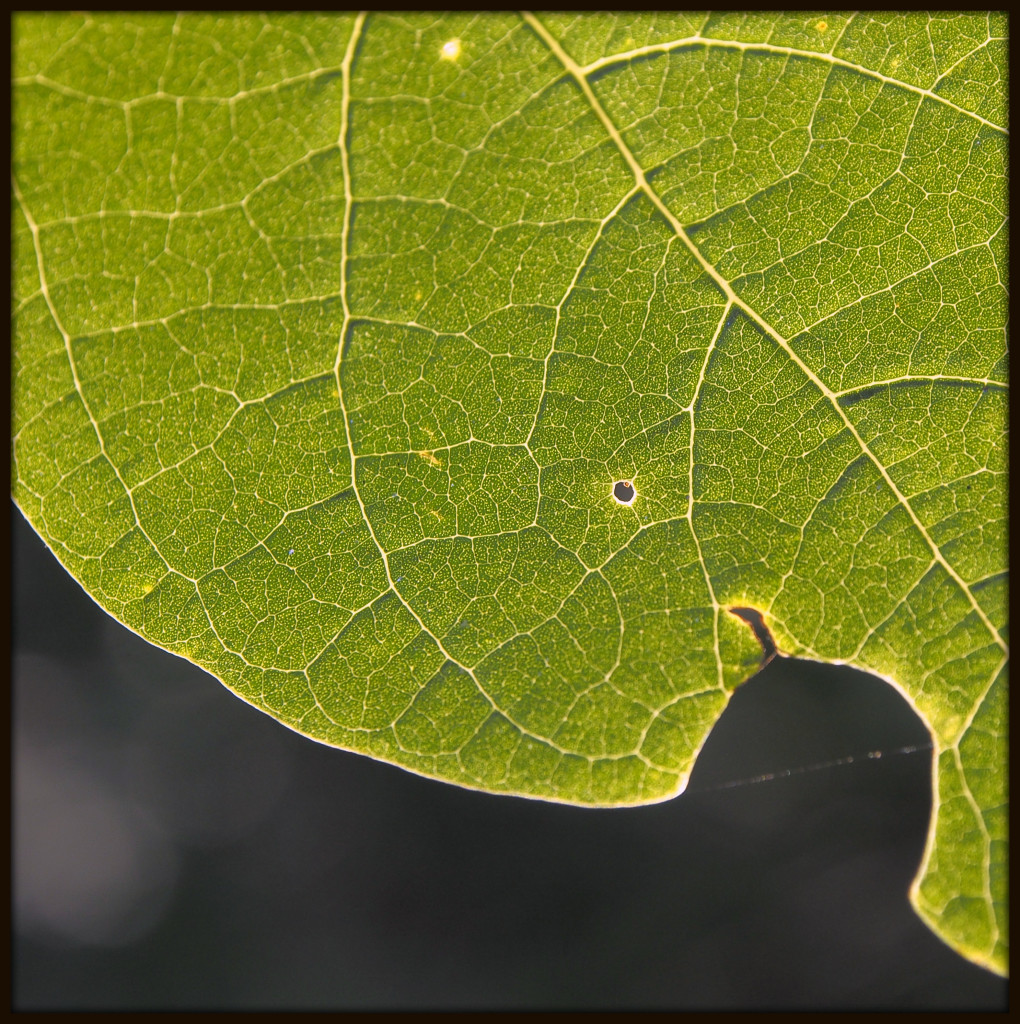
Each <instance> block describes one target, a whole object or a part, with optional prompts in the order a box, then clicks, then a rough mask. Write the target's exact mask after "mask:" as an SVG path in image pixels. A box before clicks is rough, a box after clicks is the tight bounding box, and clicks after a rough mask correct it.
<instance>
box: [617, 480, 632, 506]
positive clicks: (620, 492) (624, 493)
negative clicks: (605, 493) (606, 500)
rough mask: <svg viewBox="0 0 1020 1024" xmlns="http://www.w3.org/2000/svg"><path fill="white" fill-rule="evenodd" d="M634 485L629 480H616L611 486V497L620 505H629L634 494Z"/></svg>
mask: <svg viewBox="0 0 1020 1024" xmlns="http://www.w3.org/2000/svg"><path fill="white" fill-rule="evenodd" d="M635 493H636V492H635V491H634V485H633V484H632V483H631V482H630V481H629V480H618V481H617V482H616V485H615V486H614V487H613V497H614V498H616V500H617V501H618V502H619V503H620V504H621V505H630V504H631V503H632V502H633V501H634V496H635Z"/></svg>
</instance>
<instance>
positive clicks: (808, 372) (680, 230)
mask: <svg viewBox="0 0 1020 1024" xmlns="http://www.w3.org/2000/svg"><path fill="white" fill-rule="evenodd" d="M521 17H523V18H524V20H525V21H526V22H527V24H528V25H530V26H531V28H532V29H533V30H534V32H535V33H536V34H537V35H538V36H539V38H540V39H541V40H542V41H543V42H544V43H545V45H546V46H548V47H549V49H550V51H551V52H552V53H553V54H554V56H555V57H556V59H557V60H559V62H560V63H561V64H562V65H563V67H564V69H565V70H566V71H567V73H568V74H569V75H570V76H571V77H572V78H573V79H574V81H575V82H576V83H577V85H578V86H579V87H580V89H581V91H582V92H583V93H584V96H585V99H587V101H588V103H589V105H590V106H591V109H592V110H593V111H594V113H595V115H596V116H597V117H598V119H599V120H600V121H601V122H602V125H603V127H604V128H605V130H606V132H607V134H608V135H609V137H610V138H611V139H612V140H613V142H614V143H615V144H616V148H617V149H618V150H619V151H620V154H621V156H622V157H623V158H624V160H625V161H626V162H627V166H628V167H630V170H631V173H632V174H633V175H634V180H635V181H637V183H638V186H639V187H640V188H641V191H642V192H644V194H645V195H646V196H647V197H648V198H649V200H651V202H652V203H653V205H654V206H655V208H656V209H657V210H658V211H659V213H661V214H662V216H663V217H665V218H666V221H667V222H668V223H669V225H670V226H671V227H672V228H673V230H674V231H675V232H676V234H677V237H678V238H680V240H681V241H682V242H683V243H684V245H685V246H686V247H687V249H688V250H689V251H690V253H691V255H692V256H693V257H694V258H695V259H696V260H697V261H698V263H699V264H700V266H701V268H702V269H703V270H704V271H705V273H706V274H708V275H709V277H711V278H712V280H713V281H714V282H715V283H716V284H717V285H718V286H719V288H721V289H722V291H723V292H724V293H725V295H726V297H727V299H729V301H730V302H731V303H732V304H733V305H735V306H737V307H739V308H740V309H741V310H742V311H743V312H744V313H745V314H746V315H747V316H749V317H750V318H751V319H752V320H753V321H754V322H755V323H756V324H757V325H758V326H759V327H760V328H761V329H762V330H763V331H765V333H766V334H768V336H769V337H771V338H773V339H774V340H775V341H776V343H777V344H778V345H779V346H780V347H781V348H782V349H783V351H784V352H785V353H786V354H787V355H788V356H789V357H790V359H792V360H793V362H794V363H795V364H796V365H797V366H798V367H800V369H801V371H802V372H803V373H804V375H805V376H806V377H807V378H808V379H809V380H810V381H811V383H812V384H814V385H815V387H817V388H818V390H819V391H820V392H821V393H822V394H823V395H825V397H826V398H827V399H828V400H829V402H830V403H831V405H832V407H833V408H834V409H835V410H836V413H837V415H838V416H839V418H840V419H841V420H842V422H843V425H844V426H845V427H846V429H847V430H848V431H849V432H850V433H851V435H852V436H853V437H854V440H856V442H857V444H858V445H859V446H860V448H861V451H862V452H864V454H865V455H867V457H868V458H869V459H870V460H871V462H872V463H873V464H874V465H875V468H876V469H877V470H878V472H879V473H880V474H881V476H882V479H883V480H885V482H886V484H887V485H888V486H889V489H890V490H891V491H892V493H893V494H894V495H895V496H896V500H897V501H898V502H899V504H900V505H901V506H902V507H903V508H904V509H905V510H906V513H907V515H908V516H910V519H911V522H913V524H914V526H915V527H916V528H917V530H918V532H919V533H920V535H921V536H922V537H923V538H924V540H925V543H927V545H928V547H929V548H930V549H931V552H932V555H933V556H934V558H935V560H936V561H937V562H938V563H939V565H940V566H942V568H943V569H944V570H945V571H946V572H947V573H948V574H949V576H950V577H951V578H952V579H953V580H954V581H955V583H956V584H957V586H958V587H959V588H960V590H961V591H962V592H963V594H964V595H965V596H966V598H967V600H968V601H969V602H970V606H971V608H973V610H974V612H975V613H976V614H977V616H978V618H979V619H980V620H981V622H982V623H983V624H984V626H985V628H986V629H987V630H988V632H989V633H990V634H991V636H992V638H993V639H994V641H995V642H996V644H998V646H999V647H1000V648H1001V649H1002V650H1003V651H1004V652H1005V651H1006V649H1007V648H1006V642H1005V640H1003V638H1002V636H1001V635H1000V634H999V631H998V630H997V629H996V628H995V626H994V625H993V623H992V621H991V620H990V619H989V618H988V615H987V614H986V612H985V610H984V609H983V608H982V607H981V605H980V604H978V601H977V599H976V598H975V597H974V594H973V593H972V592H971V589H970V587H969V586H968V585H967V583H966V581H965V580H964V579H963V577H961V576H960V574H959V573H958V572H957V571H956V569H954V568H953V566H952V565H950V564H949V562H948V561H947V560H946V557H945V555H943V554H942V551H941V550H940V549H939V547H938V545H937V544H936V543H935V541H934V540H933V539H932V537H931V535H930V534H929V533H928V530H927V529H926V528H925V526H924V524H923V523H922V522H921V520H920V519H919V518H918V516H917V513H916V512H915V511H914V509H913V508H912V507H911V505H910V502H909V501H908V500H907V498H906V496H905V495H904V494H903V492H902V491H901V490H900V489H899V487H897V486H896V483H895V481H894V480H893V479H892V477H891V476H890V475H889V471H888V470H887V469H886V467H885V465H884V464H883V463H882V461H881V459H879V458H878V457H877V456H876V455H875V453H874V452H873V451H872V450H871V449H870V448H869V447H868V444H867V442H866V441H865V440H864V438H863V437H861V435H860V433H859V432H858V431H857V428H856V427H855V426H854V425H853V423H852V422H851V420H850V418H849V417H848V416H847V414H846V412H845V411H844V410H843V407H842V406H841V405H840V403H839V400H838V398H837V397H836V394H835V392H833V391H832V390H831V389H830V388H829V387H828V386H827V385H826V384H825V383H824V381H822V380H821V378H819V377H818V375H817V374H816V373H815V372H814V371H813V370H812V369H811V367H809V366H808V365H807V363H805V362H804V360H803V359H801V357H800V356H799V355H798V354H797V353H796V352H795V351H794V349H793V346H791V345H790V342H789V341H788V340H787V339H786V338H785V337H783V335H781V334H780V333H779V331H777V330H776V328H774V327H773V326H772V325H771V324H770V323H768V321H767V320H765V318H764V317H762V316H761V314H760V313H758V312H757V310H755V309H754V308H753V307H752V306H750V305H748V303H746V302H745V301H744V300H743V299H742V298H741V297H740V296H739V295H738V294H737V293H736V292H735V291H734V290H733V286H732V285H731V284H730V282H729V281H728V280H727V279H726V278H725V277H723V276H722V274H720V273H719V271H718V270H717V269H716V268H715V267H714V266H713V265H712V264H711V263H710V262H709V261H708V260H707V259H706V258H705V256H704V254H703V253H702V252H701V250H700V249H699V248H698V247H697V246H696V245H695V244H694V242H693V241H692V240H691V238H690V236H689V235H688V234H687V232H686V231H685V230H684V227H683V225H682V224H681V223H680V221H679V220H677V218H676V217H675V216H674V214H673V212H672V210H670V209H669V207H668V206H666V204H665V203H664V202H663V201H662V199H661V198H660V197H659V194H658V193H657V192H656V191H655V190H654V189H653V188H652V187H651V185H649V184H648V179H647V177H646V176H645V172H644V168H642V166H641V165H640V164H639V163H638V161H637V158H636V157H635V156H634V154H633V153H632V152H631V151H630V147H629V146H628V145H627V143H626V142H625V141H624V139H623V136H621V135H620V132H619V130H618V129H617V127H616V125H615V124H614V123H613V121H612V120H611V119H610V117H609V115H608V114H607V113H606V111H605V109H604V108H603V106H602V104H601V103H600V102H599V100H598V98H597V97H596V95H595V93H594V91H593V90H592V87H591V85H590V83H589V82H588V79H587V77H586V76H585V73H584V69H583V68H582V67H581V66H580V65H579V64H578V63H577V62H576V61H575V60H574V59H573V58H572V57H571V56H570V54H568V53H567V52H566V51H565V50H564V49H563V47H562V46H560V44H559V42H558V41H557V39H556V38H555V37H554V36H553V35H552V34H551V33H550V32H549V30H548V29H547V28H546V27H545V25H543V24H542V23H541V22H540V21H539V20H538V18H536V17H535V16H534V14H531V13H530V12H528V11H523V12H522V13H521Z"/></svg>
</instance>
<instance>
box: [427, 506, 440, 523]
mask: <svg viewBox="0 0 1020 1024" xmlns="http://www.w3.org/2000/svg"><path fill="white" fill-rule="evenodd" d="M429 512H430V514H431V515H434V516H435V517H436V519H438V520H440V521H442V519H443V517H442V516H441V515H440V514H439V513H438V512H437V511H436V510H435V509H434V508H432V509H429Z"/></svg>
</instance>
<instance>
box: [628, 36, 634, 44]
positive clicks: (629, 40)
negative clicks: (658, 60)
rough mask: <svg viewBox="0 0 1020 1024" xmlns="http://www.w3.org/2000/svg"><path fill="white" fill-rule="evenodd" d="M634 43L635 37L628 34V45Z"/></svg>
mask: <svg viewBox="0 0 1020 1024" xmlns="http://www.w3.org/2000/svg"><path fill="white" fill-rule="evenodd" d="M633 45H634V37H633V36H627V46H633Z"/></svg>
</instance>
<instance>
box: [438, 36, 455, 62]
mask: <svg viewBox="0 0 1020 1024" xmlns="http://www.w3.org/2000/svg"><path fill="white" fill-rule="evenodd" d="M439 52H440V53H441V54H442V55H443V60H456V59H457V58H458V57H459V56H460V40H459V39H448V40H447V41H446V42H445V43H443V48H442V49H441V50H440V51H439Z"/></svg>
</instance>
